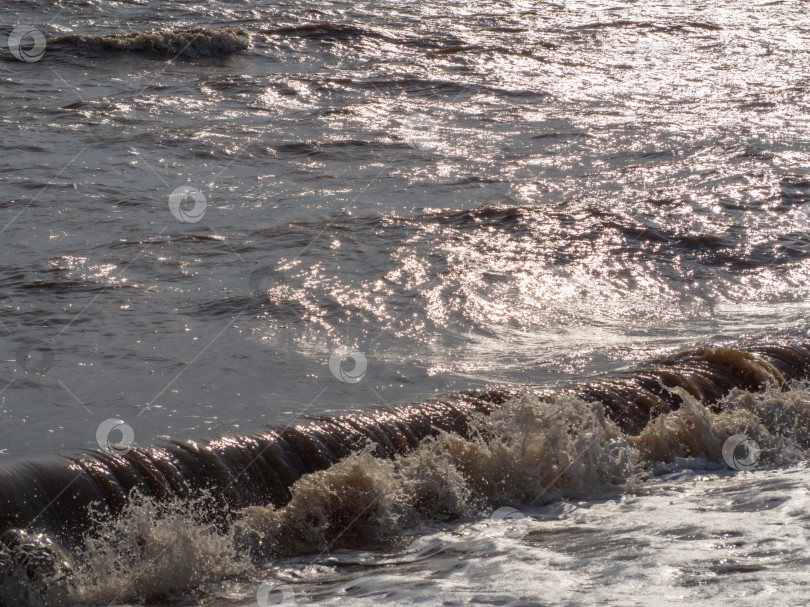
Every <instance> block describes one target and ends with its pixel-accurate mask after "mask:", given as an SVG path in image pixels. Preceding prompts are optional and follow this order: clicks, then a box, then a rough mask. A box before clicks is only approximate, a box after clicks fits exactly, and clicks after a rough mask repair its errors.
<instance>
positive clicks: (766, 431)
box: [0, 346, 810, 605]
mask: <svg viewBox="0 0 810 607" xmlns="http://www.w3.org/2000/svg"><path fill="white" fill-rule="evenodd" d="M808 371H810V348H808V347H807V346H769V347H765V348H759V349H757V350H756V351H754V352H746V351H742V350H737V349H733V348H716V349H710V348H699V349H696V350H691V351H688V352H684V353H681V354H679V355H676V356H673V357H669V358H665V359H660V360H657V361H653V362H652V363H650V364H648V365H645V366H644V367H643V368H641V369H639V370H636V371H635V372H633V373H627V374H626V376H624V377H618V378H612V379H608V380H604V381H602V382H595V383H592V384H589V385H587V386H579V387H578V388H577V389H573V388H572V389H570V390H559V391H556V392H553V393H551V392H535V391H530V390H528V389H526V390H522V391H490V392H485V393H468V394H462V395H458V396H457V397H456V398H455V399H453V400H452V401H447V402H443V403H425V404H423V405H420V406H418V407H417V406H414V407H407V408H402V409H398V410H397V411H387V412H383V413H380V414H378V415H375V416H367V417H362V416H361V417H339V418H322V419H318V420H316V421H315V422H314V423H311V424H307V425H301V426H298V427H296V428H290V429H287V430H284V431H281V432H277V433H271V434H268V435H264V436H262V437H246V438H227V439H220V440H218V441H213V442H211V443H209V444H205V445H202V444H197V443H192V442H189V443H175V444H173V445H171V446H167V447H160V448H154V449H151V450H134V451H132V452H130V453H128V454H125V455H123V456H120V457H115V458H113V457H111V456H109V457H106V456H103V455H102V454H93V455H92V456H86V457H84V458H72V459H70V460H68V463H67V464H65V463H62V464H61V465H62V467H63V468H64V469H65V470H69V471H70V472H71V473H72V474H73V475H74V476H73V478H74V479H80V480H75V481H74V482H75V485H78V486H77V487H71V486H67V487H66V486H65V485H64V483H65V482H66V481H67V480H69V479H70V477H69V476H67V475H65V474H62V475H61V476H60V475H59V474H58V473H57V471H58V470H59V462H57V461H55V460H54V461H48V462H44V463H43V462H26V463H25V465H26V467H24V468H21V467H19V466H21V465H18V467H17V468H14V470H13V471H16V473H17V474H9V469H8V467H6V469H5V470H2V471H0V497H2V501H0V508H2V510H0V512H1V513H2V515H3V518H2V520H3V521H4V524H3V529H4V530H5V532H4V533H3V535H2V550H0V576H2V577H0V604H3V605H10V604H14V605H19V604H35V605H52V604H53V605H55V604H64V603H85V604H86V603H100V602H110V601H114V602H115V601H118V602H120V601H126V600H133V599H136V598H138V597H146V598H147V599H149V598H157V597H161V596H165V595H166V594H168V593H172V592H176V591H178V590H181V589H187V588H193V587H195V586H197V585H199V584H201V583H203V582H205V581H207V580H213V579H223V578H226V577H231V576H240V575H249V573H250V571H251V570H252V568H253V567H255V566H256V565H257V564H261V563H266V562H267V561H268V559H278V558H287V557H292V556H300V555H309V554H312V555H317V554H319V553H323V552H325V551H331V550H336V549H344V548H352V549H359V548H362V549H369V548H376V547H381V546H384V545H386V544H387V543H388V542H390V541H392V540H394V539H396V538H398V537H399V536H401V534H402V533H403V532H406V531H408V530H412V529H414V528H416V527H417V526H419V525H420V524H431V523H443V522H448V521H453V520H458V519H460V518H464V517H473V516H475V515H476V514H477V513H480V512H482V511H487V510H489V509H493V508H498V507H502V506H512V507H522V506H527V505H531V504H541V503H547V502H550V501H553V500H556V499H559V498H574V499H595V498H601V497H607V496H610V495H615V494H618V493H620V492H643V491H644V484H645V480H646V479H649V478H651V477H652V476H654V475H656V474H660V473H662V472H664V471H668V470H672V469H676V468H693V469H707V468H708V469H712V468H714V469H718V468H719V467H720V466H721V462H722V446H723V443H724V442H725V440H726V439H728V438H729V437H731V436H733V435H735V434H746V435H747V436H749V437H750V438H752V439H754V440H756V441H757V443H758V444H759V446H760V447H761V450H762V455H761V460H760V463H759V465H760V466H761V467H775V466H782V465H786V464H790V463H794V462H798V461H801V460H803V459H805V457H806V454H807V449H808V448H810V423H809V422H810V398H809V397H810V388H808V384H807V382H806V381H805V379H804V378H806V377H807V376H808ZM77 471H78V472H77ZM77 474H78V476H76V475H77ZM49 482H50V483H52V484H51V485H49V484H48V483H49ZM82 483H84V484H83V485H82ZM104 483H106V484H104ZM92 486H96V490H95V494H94V495H95V499H90V498H91V497H92V495H93V493H92V492H91V491H90V489H89V488H90V487H92ZM74 489H75V491H74ZM56 492H60V493H63V494H64V495H57V496H56V498H54V497H53V496H54V495H55V493H56ZM57 498H58V499H57ZM45 500H51V501H52V505H51V509H52V512H50V513H49V509H48V507H46V508H45V513H44V514H41V515H40V514H36V516H35V515H34V513H36V508H40V510H42V506H43V504H47V502H46V501H45ZM26 513H28V514H27V516H29V520H25V519H24V517H25V516H26ZM32 518H33V520H32ZM20 597H22V598H20ZM65 597H69V599H66V598H65Z"/></svg>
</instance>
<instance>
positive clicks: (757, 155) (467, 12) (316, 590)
mask: <svg viewBox="0 0 810 607" xmlns="http://www.w3.org/2000/svg"><path fill="white" fill-rule="evenodd" d="M2 15H3V18H2V20H0V46H1V47H2V48H1V49H0V134H1V135H2V157H0V166H2V170H1V171H0V248H2V256H1V257H0V337H1V339H0V350H2V351H1V352H0V361H2V363H0V469H2V468H3V467H4V466H5V467H6V468H5V469H6V470H12V469H14V470H17V471H18V472H17V473H16V474H18V475H21V476H22V477H24V476H25V474H24V472H23V471H24V470H26V469H27V468H25V466H27V465H28V462H32V461H36V460H38V459H41V458H53V457H57V456H68V457H79V456H80V455H81V454H82V453H86V450H88V449H95V450H98V449H101V450H102V451H104V450H105V449H107V451H108V452H109V451H110V449H112V453H113V455H111V457H116V454H115V449H118V450H119V452H120V453H119V455H121V456H123V455H125V454H126V453H127V452H128V451H129V450H130V449H132V450H133V451H132V453H136V452H137V450H138V449H149V448H151V447H153V446H155V445H161V444H167V443H168V442H170V441H206V440H208V439H216V438H218V437H222V436H245V435H250V434H252V433H256V432H261V431H262V429H266V428H268V427H270V426H272V427H275V428H288V427H290V426H291V425H295V424H299V423H303V422H305V421H307V420H311V419H316V418H318V419H327V418H328V419H331V418H334V417H335V416H345V415H350V414H353V415H354V416H355V418H356V419H359V420H363V419H367V418H368V416H370V415H372V413H373V412H375V411H378V410H380V409H383V410H392V409H395V410H396V408H397V407H400V406H403V405H409V404H411V403H429V402H432V401H434V400H437V399H442V398H446V397H447V395H450V394H457V393H459V392H461V391H469V390H478V391H485V390H491V389H503V390H507V391H509V394H510V396H509V398H507V399H506V404H505V405H504V408H503V409H499V410H498V412H497V414H493V415H495V417H494V419H491V420H490V419H488V420H476V421H475V422H474V423H473V424H472V428H473V430H474V432H472V435H473V436H472V438H469V437H467V438H469V440H468V441H467V442H465V445H466V446H460V445H459V444H457V443H455V442H453V440H455V439H452V438H451V437H450V436H449V435H444V434H443V435H442V436H440V437H439V438H437V439H435V440H428V441H427V443H428V444H426V445H422V446H420V447H419V448H418V449H416V450H415V451H413V452H412V453H409V454H406V455H402V456H401V457H399V458H398V459H394V460H386V459H380V458H378V457H376V455H378V454H373V453H371V452H370V451H369V450H368V449H365V450H360V451H359V452H358V453H355V454H353V455H351V456H349V457H348V459H346V460H342V461H341V462H340V463H339V464H335V465H334V466H332V468H330V469H328V470H323V471H320V472H317V473H312V474H308V475H304V476H303V477H302V478H301V479H300V480H299V481H298V484H297V485H296V488H295V489H294V490H293V491H292V496H293V500H298V502H291V503H293V504H298V506H297V507H299V510H297V511H296V513H293V514H290V512H292V511H291V510H290V509H289V508H281V507H278V504H273V505H270V504H269V503H268V504H266V507H263V506H262V505H258V504H254V505H252V506H251V508H250V509H248V510H250V511H249V512H248V513H247V514H244V515H243V514H240V515H239V516H240V517H242V516H245V517H246V519H244V520H247V521H248V524H247V525H248V527H249V528H250V529H251V530H252V531H250V532H247V531H244V530H241V531H240V530H239V528H237V527H238V526H237V527H228V528H227V529H223V527H222V525H219V524H214V523H211V521H210V520H208V519H207V518H206V515H205V513H208V512H210V511H211V509H212V508H213V509H216V508H217V504H216V503H214V504H212V503H210V501H209V502H206V501H205V499H204V498H200V500H201V501H199V502H197V501H177V502H171V503H170V504H169V505H168V506H167V505H165V504H157V503H155V502H153V501H151V500H150V499H148V498H145V497H143V496H136V495H132V496H131V499H128V500H127V502H126V504H123V503H122V504H119V505H118V507H119V508H120V509H121V512H120V516H119V517H118V518H116V519H115V520H113V519H107V518H104V517H103V516H101V515H100V516H99V519H98V521H97V523H98V527H97V530H101V531H99V532H98V533H97V534H96V535H94V536H93V537H92V538H88V539H87V540H86V543H84V544H82V546H81V548H80V549H76V548H75V546H74V547H73V548H72V549H73V550H74V554H73V555H72V556H71V559H72V561H71V562H72V565H71V566H70V568H69V569H70V571H71V573H70V574H65V573H64V572H62V573H59V574H54V575H56V578H49V577H48V575H50V574H48V575H46V574H45V573H43V571H44V569H40V570H38V571H39V573H37V571H36V567H34V568H33V570H32V568H31V567H29V568H28V570H27V571H23V572H22V573H20V572H19V571H16V570H15V571H16V572H11V573H8V574H7V575H6V574H3V575H6V577H3V576H0V604H2V605H63V604H65V605H71V604H72V605H86V606H89V605H132V604H143V605H149V606H151V607H157V606H163V605H195V606H197V605H199V606H202V605H206V606H209V605H211V606H217V607H220V606H222V607H224V606H239V607H241V606H247V605H256V604H258V605H259V606H260V607H267V606H268V605H277V604H283V605H292V604H299V605H303V604H309V603H316V604H322V605H338V604H339V605H358V606H359V605H376V604H380V603H391V604H417V603H418V604H425V605H467V604H478V605H510V606H525V605H595V604H599V605H604V604H617V605H649V604H661V605H666V604H673V605H674V604H684V603H686V604H705V605H716V604H718V603H724V604H733V605H748V604H750V605H762V604H776V603H778V604H784V605H804V604H807V602H808V599H809V598H810V567H808V565H810V510H808V507H809V506H810V470H808V468H807V461H808V455H810V453H808V452H807V449H808V448H810V391H808V386H807V384H806V383H805V382H803V381H802V378H801V377H798V376H797V377H793V378H791V380H790V381H789V382H785V383H784V385H781V390H779V389H777V387H775V386H769V387H767V388H764V391H763V392H758V391H757V390H750V389H746V385H747V384H745V382H743V381H742V380H741V381H740V383H739V388H735V390H732V391H731V393H730V394H728V395H726V394H723V395H722V398H720V399H715V400H717V402H719V403H720V405H717V406H714V407H708V401H707V402H702V400H701V398H700V394H697V393H694V392H693V393H690V394H686V393H684V394H683V398H682V401H683V406H681V408H680V409H678V410H675V411H672V412H667V413H666V414H664V415H662V416H661V417H660V418H658V420H657V421H656V422H655V423H656V424H657V425H655V427H653V426H650V427H648V429H647V430H645V432H646V434H645V433H642V434H641V435H640V438H639V436H638V435H637V434H638V433H635V434H633V433H629V432H627V428H626V427H625V426H624V425H623V422H622V421H621V420H618V419H612V418H610V416H608V418H605V416H604V413H600V411H599V410H597V409H595V408H594V407H593V406H592V405H593V403H590V404H588V402H586V401H587V399H586V400H582V399H581V398H578V397H577V394H579V393H580V392H581V390H582V388H583V386H586V385H588V383H589V382H592V381H598V380H600V379H601V378H610V377H615V376H617V374H622V373H625V372H630V371H631V370H633V369H636V368H638V366H639V365H643V364H645V363H647V362H648V361H651V360H656V359H659V358H660V357H665V356H670V355H673V354H676V353H678V352H682V351H685V350H690V349H694V348H699V347H709V348H726V349H734V350H735V351H741V352H742V351H745V352H747V351H750V350H751V349H752V348H754V349H755V348H756V347H759V346H761V345H762V344H787V343H789V344H793V345H796V344H801V343H806V342H807V340H808V328H810V320H809V318H808V314H809V312H810V303H808V302H810V300H809V299H808V296H810V25H808V23H807V4H806V2H803V1H800V0H795V1H789V0H785V1H767V2H766V1H750V2H736V1H735V2H732V1H725V0H724V1H713V2H693V1H689V0H672V1H668V2H661V1H658V0H644V1H642V2H634V1H622V0H614V1H607V0H591V1H589V2H580V1H573V0H560V1H559V2H540V1H526V0H514V1H483V0H482V1H474V2H459V1H457V0H429V1H422V0H409V1H404V0H398V1H396V2H395V1H392V0H379V1H373V2H329V1H326V0H319V1H318V2H314V3H312V2H300V1H298V0H291V1H278V2H270V1H269V0H248V1H245V2H233V1H227V0H206V1H205V2H202V1H199V0H187V1H182V2H180V1H177V2H159V1H157V0H131V1H120V2H119V1H109V0H85V1H78V0H76V1H73V0H58V1H51V0H48V1H46V0H7V1H5V2H4V3H3V8H2ZM797 347H798V346H797ZM746 381H747V380H746ZM728 387H734V386H728ZM749 388H750V386H749ZM685 389H686V391H687V392H690V390H689V389H688V388H685ZM578 391H579V392H578ZM727 391H728V390H726V392H727ZM539 393H543V394H553V395H554V396H552V397H550V399H548V400H544V399H542V398H539V397H538V396H537V394H539ZM555 415H556V417H555ZM651 423H652V422H651ZM571 428H578V429H579V430H577V432H575V433H574V434H575V435H576V436H575V437H574V438H572V432H571ZM732 434H744V435H746V436H751V437H753V438H754V439H756V441H757V443H758V445H759V446H760V447H761V448H762V454H763V457H762V459H761V461H759V463H758V464H757V465H756V467H754V468H752V469H750V470H747V469H746V470H739V471H738V470H732V469H729V465H726V462H725V461H724V459H723V457H722V452H721V447H722V444H723V442H724V439H725V438H726V437H727V436H729V435H732ZM489 436H496V437H500V438H498V440H501V441H502V442H503V445H505V446H503V449H504V451H503V453H501V454H500V455H498V456H497V457H496V455H493V453H494V451H493V450H492V449H493V448H492V447H491V446H490V444H489V443H488V442H487V437H489ZM588 437H589V438H588ZM586 438H587V440H586ZM518 439H520V440H518ZM458 440H461V439H458ZM465 440H466V439H465ZM581 440H582V441H586V442H584V443H582V442H578V441H581ZM499 444H500V443H499ZM594 444H598V445H600V449H601V451H599V453H600V454H601V455H599V456H597V455H594V456H593V457H590V456H589V457H584V458H583V457H582V454H583V453H585V452H586V451H587V452H588V453H590V451H588V449H590V448H591V446H592V445H594ZM527 445H529V446H530V447H527ZM527 449H529V451H531V450H532V449H534V450H535V451H537V450H538V449H539V450H540V451H539V452H532V454H531V456H529V455H527ZM504 453H506V454H507V455H504ZM465 458H466V459H465ZM499 458H500V459H499ZM66 461H67V460H66ZM552 461H553V462H555V464H554V465H551V464H548V465H549V466H551V467H550V468H548V469H546V468H545V467H544V466H546V464H544V463H543V462H546V463H548V462H552ZM474 462H480V466H481V470H479V473H480V477H481V478H484V477H488V475H490V474H493V475H495V476H497V475H498V474H500V472H501V471H502V470H503V469H504V466H506V467H508V468H509V470H512V471H513V474H512V473H510V474H512V476H509V474H507V475H506V477H507V479H511V480H509V483H512V486H510V487H509V488H508V489H505V490H504V491H503V492H494V493H490V494H487V495H486V499H483V498H482V496H481V495H480V494H478V493H476V491H477V489H476V487H478V486H477V485H475V483H473V485H470V482H468V481H469V478H470V476H469V467H470V466H472V465H473V463H474ZM505 462H508V464H507V463H505ZM560 462H568V463H566V464H564V465H562V464H560ZM476 465H477V464H476ZM14 466H16V468H14ZM555 466H556V467H555ZM428 469H429V470H430V471H431V472H430V473H429V474H428V473H427V472H425V470H428ZM440 469H441V470H444V472H442V473H441V474H440V473H439V471H440ZM541 469H542V470H541ZM538 470H540V472H538ZM420 471H421V472H420ZM558 473H559V474H558ZM465 475H466V476H465ZM422 476H424V484H427V483H432V485H431V488H430V491H426V493H425V494H424V495H425V496H430V497H426V498H425V499H426V500H427V501H430V500H434V499H435V500H437V501H436V503H439V502H441V507H438V506H437V507H436V508H434V509H433V510H431V509H430V508H427V509H425V508H422V506H421V505H420V504H421V502H420V501H419V500H416V499H415V498H414V496H415V495H417V493H418V491H419V490H421V489H419V488H417V486H416V485H415V484H414V483H416V482H417V480H418V479H420V478H422ZM561 476H562V477H564V478H563V481H560V478H561ZM3 478H6V477H3V476H2V474H0V506H2V503H3V500H7V499H11V498H9V495H10V493H4V488H3V485H2V482H4V481H2V479H3ZM237 478H238V477H234V479H233V480H232V481H231V482H238V481H237V480H236V479H237ZM465 479H466V480H465ZM35 480H36V479H34V478H33V475H32V476H31V482H32V483H34V482H35ZM44 482H45V481H43V483H44ZM507 484H508V483H507ZM32 486H33V485H32ZM42 486H43V487H44V486H45V485H42ZM346 487H350V488H351V492H349V493H346V492H345V491H344V489H345V488H346ZM420 487H421V485H420ZM241 488H242V489H244V490H245V491H247V492H250V490H251V487H250V486H245V487H241ZM478 489H480V487H478ZM64 490H65V491H68V488H67V487H65V488H64ZM8 491H11V490H10V489H9V490H8ZM38 491H40V493H39V494H38V496H39V498H43V496H49V497H53V499H54V500H56V499H58V498H59V497H61V496H62V495H63V494H62V493H60V491H61V489H59V487H56V489H55V490H54V491H53V492H52V493H48V490H45V489H41V490H40V489H38ZM64 495H67V496H69V495H70V493H66V494H64ZM369 495H372V496H375V497H374V499H375V500H376V502H375V506H374V508H373V509H372V510H373V514H374V516H373V517H371V516H366V517H361V518H362V520H361V523H362V524H363V525H365V526H361V527H358V526H357V525H356V524H355V523H356V520H352V519H353V517H352V516H350V514H351V513H352V512H353V508H354V509H355V510H354V511H358V512H359V514H358V515H357V516H361V515H362V514H363V513H366V510H364V509H362V504H364V503H365V502H364V500H367V499H368V496H369ZM419 495H421V494H419ZM437 495H439V496H442V497H441V499H439V498H437V497H436V496H437ZM526 496H536V497H534V499H527V497H526ZM48 501H49V500H45V502H46V503H47V502H48ZM336 501H337V502H339V504H338V506H336V505H335V502H336ZM7 503H10V502H7ZM77 508H78V506H77ZM500 508H512V509H513V510H509V511H504V510H500ZM0 510H2V507H0ZM338 511H339V512H338ZM336 513H338V514H336ZM0 514H1V513H0ZM54 516H55V515H54ZM0 518H1V517H0ZM213 518H217V517H215V516H214V517H213ZM366 518H368V520H366ZM293 519H294V520H293ZM240 520H242V519H240ZM35 522H36V521H34V522H32V523H31V524H32V525H34V526H33V527H32V528H31V530H32V531H33V530H36V531H38V532H39V531H42V532H43V533H49V532H53V533H55V534H56V535H55V536H54V537H57V536H59V534H60V530H59V529H37V528H36V525H35ZM68 523H69V521H67V520H65V525H66V526H67V525H68ZM344 528H346V529H351V530H352V532H351V534H349V535H351V536H352V537H351V541H342V540H341V537H342V538H343V540H348V538H347V537H346V536H340V535H339V533H340V532H339V531H338V536H337V537H334V531H335V530H337V529H344ZM257 529H260V530H262V531H260V532H257V531H256V530H257ZM313 530H318V531H317V533H316V531H313ZM324 530H329V533H333V535H329V533H327V532H326V531H324ZM252 533H258V534H259V536H261V537H262V538H265V541H267V540H266V538H271V539H272V538H275V539H274V540H273V541H277V540H278V541H280V540H279V538H288V539H289V538H291V539H289V542H288V543H289V544H290V545H289V546H286V548H285V549H283V550H281V549H278V550H276V549H275V548H274V550H273V551H271V554H270V555H269V556H268V555H265V558H254V557H255V554H256V549H255V547H256V546H255V544H250V542H255V541H256V538H255V537H254V536H253V535H251V534H252ZM274 534H275V535H274ZM313 534H315V535H313ZM318 534H320V535H318ZM315 536H317V537H315ZM4 537H5V536H4ZM324 537H329V538H332V539H331V540H330V541H329V542H326V544H324V541H323V538H324ZM332 540H334V541H332ZM3 541H5V540H3ZM54 541H56V540H54ZM285 541H286V540H285ZM6 543H8V542H6ZM57 543H59V542H57ZM247 545H251V546H252V549H250V550H249V549H247V548H246V547H245V546H247ZM276 548H278V547H276ZM0 552H2V551H0ZM57 560H58V559H57ZM4 563H5V561H4V560H3V556H2V554H0V569H2V566H5V565H4ZM141 563H152V564H153V565H150V566H149V567H147V568H146V569H140V568H139V567H140V564H141ZM12 569H13V568H12ZM23 569H25V566H24V567H23ZM53 569H54V565H53V562H51V563H50V570H53ZM56 569H58V567H57V568H56ZM50 570H49V571H50ZM8 571H11V570H10V569H9V570H8ZM32 571H33V572H32ZM51 573H52V572H51ZM15 576H16V577H15ZM60 576H61V577H60Z"/></svg>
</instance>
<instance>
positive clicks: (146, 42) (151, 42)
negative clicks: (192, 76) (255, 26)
mask: <svg viewBox="0 0 810 607" xmlns="http://www.w3.org/2000/svg"><path fill="white" fill-rule="evenodd" d="M49 42H50V43H55V44H62V45H71V46H76V47H79V48H84V49H89V50H93V51H140V52H149V53H156V54H158V55H171V56H186V57H219V56H223V55H232V54H234V53H240V52H242V51H245V50H247V49H248V47H249V46H250V34H249V33H248V32H247V31H246V30H244V29H242V28H239V27H223V28H221V29H209V28H205V27H192V28H189V29H181V30H174V31H157V32H136V33H133V34H112V35H106V36H94V35H90V34H68V35H66V36H59V37H58V38H53V39H52V40H50V41H49Z"/></svg>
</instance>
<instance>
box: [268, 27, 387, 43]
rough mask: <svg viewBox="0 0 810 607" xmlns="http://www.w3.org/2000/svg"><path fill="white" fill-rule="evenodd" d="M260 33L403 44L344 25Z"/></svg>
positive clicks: (280, 29)
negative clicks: (364, 39) (371, 40)
mask: <svg viewBox="0 0 810 607" xmlns="http://www.w3.org/2000/svg"><path fill="white" fill-rule="evenodd" d="M259 33H261V34H266V35H268V36H288V37H299V38H309V39H313V40H324V41H330V42H347V41H349V42H351V41H356V40H359V39H363V38H367V39H373V40H383V41H385V42H392V43H402V42H403V41H402V40H400V39H399V38H394V37H393V36H389V35H386V34H383V33H381V32H378V31H375V30H373V29H370V28H365V27H358V26H355V25H347V24H344V23H306V24H303V25H289V26H284V27H276V28H269V29H262V30H259Z"/></svg>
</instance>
